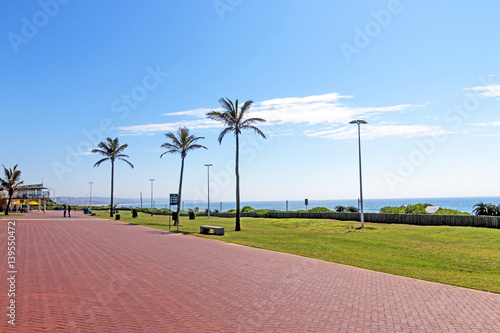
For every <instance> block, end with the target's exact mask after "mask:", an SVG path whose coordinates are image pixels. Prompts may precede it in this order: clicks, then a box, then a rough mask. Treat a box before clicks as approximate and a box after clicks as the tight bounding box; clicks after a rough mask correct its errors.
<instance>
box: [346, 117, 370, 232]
mask: <svg viewBox="0 0 500 333" xmlns="http://www.w3.org/2000/svg"><path fill="white" fill-rule="evenodd" d="M349 124H358V151H359V198H360V199H359V200H360V204H361V228H364V227H365V216H364V214H363V178H362V176H361V134H360V132H361V130H360V128H361V124H367V122H366V121H364V120H361V119H356V120H352V121H350V122H349Z"/></svg>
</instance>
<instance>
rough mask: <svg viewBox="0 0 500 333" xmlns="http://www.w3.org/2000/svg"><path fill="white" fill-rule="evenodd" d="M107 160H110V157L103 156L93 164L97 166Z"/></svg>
mask: <svg viewBox="0 0 500 333" xmlns="http://www.w3.org/2000/svg"><path fill="white" fill-rule="evenodd" d="M107 160H111V157H105V158H103V159H101V160H99V161H97V162H96V164H94V168H95V167H98V166H99V165H101V163H102V162H104V161H107Z"/></svg>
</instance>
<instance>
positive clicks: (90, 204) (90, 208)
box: [89, 182, 94, 212]
mask: <svg viewBox="0 0 500 333" xmlns="http://www.w3.org/2000/svg"><path fill="white" fill-rule="evenodd" d="M89 184H90V202H89V212H90V211H91V210H92V184H94V182H89Z"/></svg>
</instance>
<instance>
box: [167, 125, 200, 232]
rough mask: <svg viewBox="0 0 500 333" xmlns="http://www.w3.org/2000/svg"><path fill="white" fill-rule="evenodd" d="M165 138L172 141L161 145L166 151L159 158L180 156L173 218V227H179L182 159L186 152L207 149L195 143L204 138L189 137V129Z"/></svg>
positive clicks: (182, 128) (170, 133)
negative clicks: (175, 211)
mask: <svg viewBox="0 0 500 333" xmlns="http://www.w3.org/2000/svg"><path fill="white" fill-rule="evenodd" d="M165 136H166V137H167V138H169V139H170V140H172V141H171V142H166V143H164V144H162V145H161V147H162V148H167V149H168V150H167V151H166V152H164V153H163V154H161V155H160V158H161V157H163V155H165V154H167V153H170V154H181V177H180V180H179V201H178V204H177V216H176V218H175V223H174V225H179V214H180V212H181V205H180V203H181V202H182V201H181V200H182V177H183V175H184V159H185V158H186V156H187V153H188V151H190V150H194V149H198V148H205V149H207V147H205V146H202V145H199V144H197V143H196V141H198V140H200V139H204V137H195V136H194V135H189V129H187V128H186V127H179V129H178V130H177V136H176V135H175V134H174V133H172V132H169V133H166V134H165Z"/></svg>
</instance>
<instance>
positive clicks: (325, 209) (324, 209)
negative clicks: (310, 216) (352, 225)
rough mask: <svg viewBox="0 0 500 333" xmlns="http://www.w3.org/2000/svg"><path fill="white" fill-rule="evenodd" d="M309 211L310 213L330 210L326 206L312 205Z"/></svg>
mask: <svg viewBox="0 0 500 333" xmlns="http://www.w3.org/2000/svg"><path fill="white" fill-rule="evenodd" d="M309 212H311V213H328V212H331V210H330V209H328V208H326V207H314V208H311V209H309Z"/></svg>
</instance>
